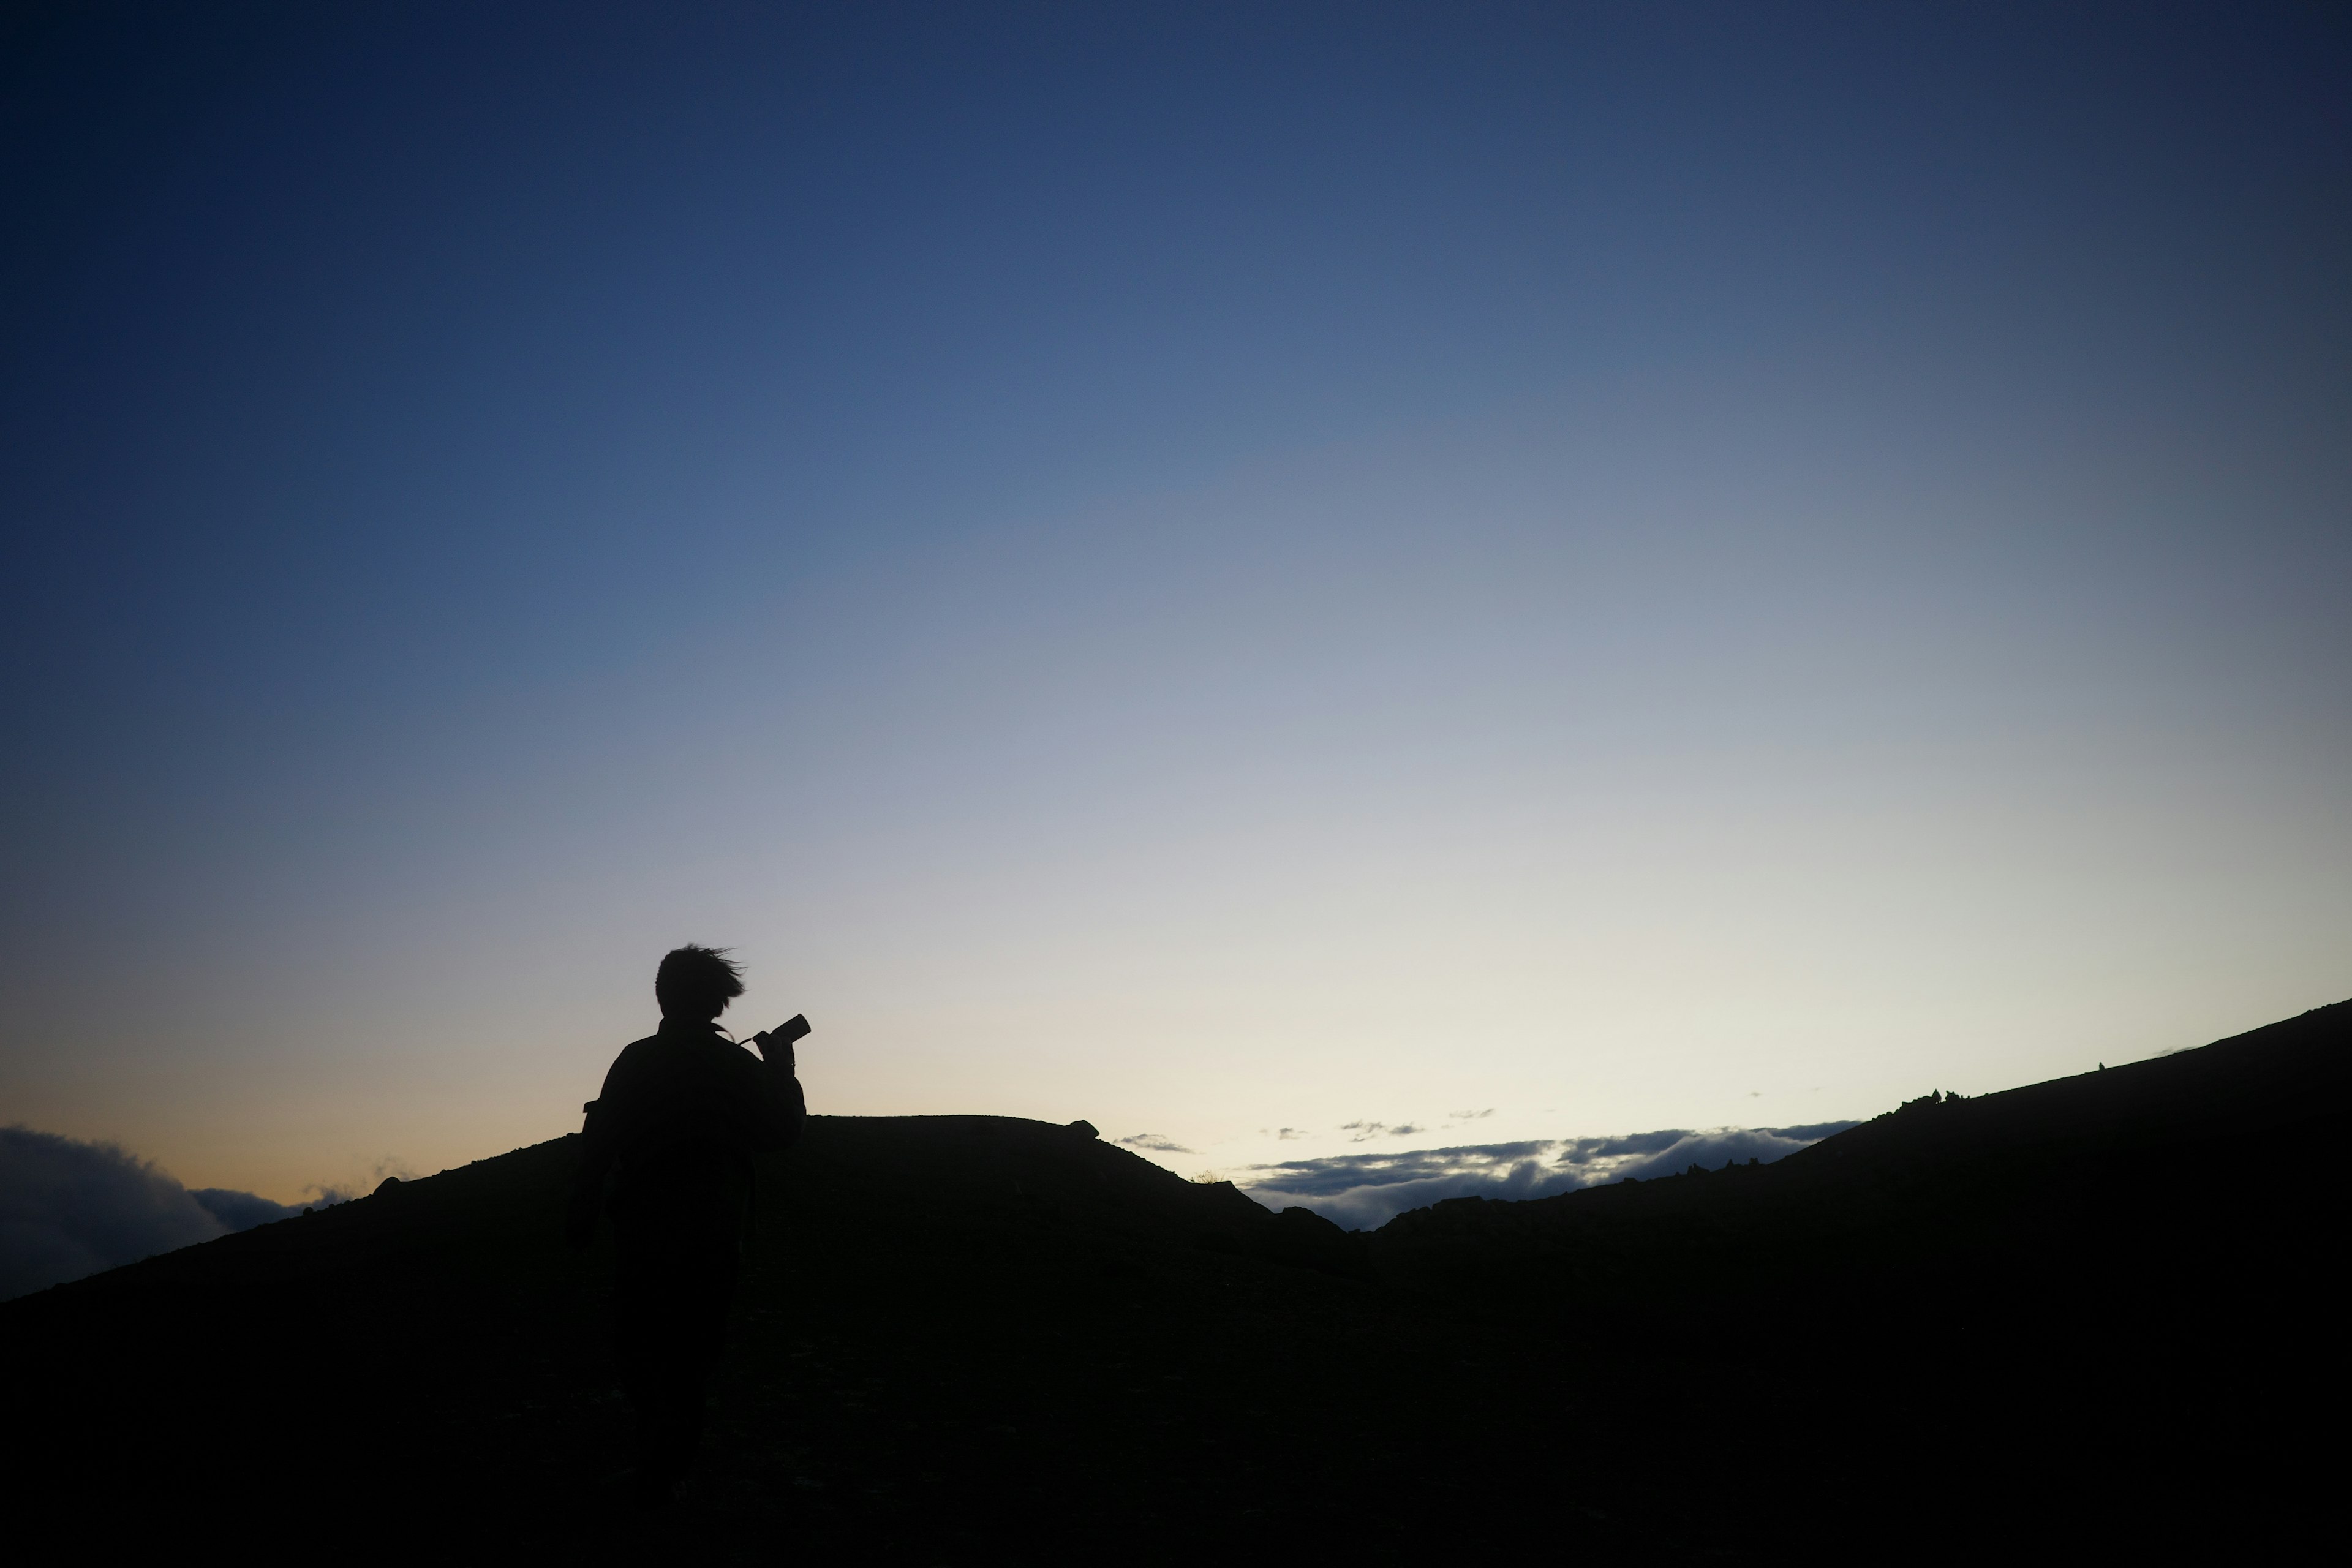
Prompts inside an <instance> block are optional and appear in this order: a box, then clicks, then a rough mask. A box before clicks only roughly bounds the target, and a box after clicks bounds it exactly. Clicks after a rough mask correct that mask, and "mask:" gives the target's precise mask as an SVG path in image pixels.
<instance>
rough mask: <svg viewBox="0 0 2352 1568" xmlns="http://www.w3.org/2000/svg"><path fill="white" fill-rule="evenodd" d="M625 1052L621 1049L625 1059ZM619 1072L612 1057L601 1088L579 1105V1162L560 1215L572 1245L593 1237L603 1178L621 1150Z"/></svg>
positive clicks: (583, 1244) (601, 1204)
mask: <svg viewBox="0 0 2352 1568" xmlns="http://www.w3.org/2000/svg"><path fill="white" fill-rule="evenodd" d="M627 1055H628V1053H627V1052H625V1051H624V1052H623V1053H622V1057H623V1058H626V1057H627ZM620 1076H621V1064H620V1062H618V1061H615V1062H614V1064H613V1068H612V1070H611V1071H610V1072H607V1073H606V1074H605V1075H604V1089H603V1091H602V1092H601V1093H599V1094H598V1096H597V1097H596V1098H595V1099H594V1100H590V1101H589V1102H588V1103H587V1104H585V1105H583V1106H582V1107H581V1108H580V1109H581V1110H582V1111H583V1113H584V1118H585V1119H584V1120H583V1121H582V1123H581V1127H580V1164H579V1168H578V1169H577V1170H575V1171H574V1172H573V1173H572V1202H571V1204H570V1205H569V1206H568V1207H567V1208H566V1209H565V1211H564V1216H563V1235H564V1238H565V1239H566V1240H568V1241H570V1242H571V1243H572V1246H573V1247H586V1246H587V1245H588V1244H589V1243H590V1242H592V1241H593V1240H595V1239H596V1219H597V1216H598V1215H602V1214H603V1213H604V1178H605V1177H606V1176H607V1175H609V1174H611V1173H612V1170H613V1162H614V1159H615V1158H617V1157H618V1155H619V1153H620V1147H619V1140H618V1139H616V1138H615V1137H614V1106H613V1080H614V1079H616V1078H618V1077H620Z"/></svg>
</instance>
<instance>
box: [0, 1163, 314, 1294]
mask: <svg viewBox="0 0 2352 1568" xmlns="http://www.w3.org/2000/svg"><path fill="white" fill-rule="evenodd" d="M340 1196H341V1194H333V1197H331V1198H329V1199H328V1200H327V1201H333V1198H336V1197H340ZM299 1212H300V1211H299V1209H295V1208H292V1207H289V1205H285V1204H277V1203H272V1202H270V1201H269V1200H268V1198H264V1197H257V1196H255V1195H254V1194H251V1193H240V1192H233V1191H231V1190H229V1189H228V1188H226V1187H203V1188H199V1189H198V1190H197V1191H195V1192H193V1193H192V1192H190V1191H188V1189H187V1188H185V1187H184V1186H182V1185H180V1184H179V1183H177V1182H175V1181H173V1179H172V1178H171V1177H170V1176H169V1175H167V1174H166V1173H164V1172H163V1171H162V1170H161V1169H159V1168H157V1167H156V1166H155V1165H154V1164H153V1163H151V1162H149V1161H145V1160H142V1159H140V1158H139V1157H138V1156H137V1155H135V1154H132V1153H131V1152H128V1151H126V1150H123V1149H121V1148H119V1147H117V1146H116V1145H114V1144H112V1143H85V1142H81V1141H80V1140H79V1139H74V1138H60V1137H59V1136H58V1135H57V1134H56V1133H54V1132H36V1131H33V1130H32V1129H31V1128H29V1127H0V1301H5V1300H9V1299H10V1298H12V1297H16V1296H23V1295H26V1294H27V1293H29V1292H31V1291H35V1290H41V1289H47V1288H48V1287H49V1286H51V1285H59V1284H63V1283H64V1282H65V1281H67V1280H68V1279H80V1278H81V1277H82V1276H83V1275H85V1274H95V1273H97V1272H99V1271H100V1269H104V1268H119V1267H121V1265H122V1264H125V1263H136V1262H138V1261H139V1260H140V1259H141V1258H152V1257H153V1256H154V1255H155V1254H157V1253H159V1252H170V1251H172V1250H173V1249H174V1248H176V1247H192V1246H194V1245H195V1244H196V1243H197V1242H200V1241H210V1240H212V1239H213V1238H214V1237H221V1236H226V1235H228V1234H229V1233H230V1232H231V1231H237V1230H250V1229H252V1228H253V1227H254V1226H257V1225H266V1224H268V1222H269V1221H271V1220H274V1219H284V1218H285V1217H286V1216H287V1215H291V1214H298V1213H299Z"/></svg>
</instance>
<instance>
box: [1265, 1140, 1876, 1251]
mask: <svg viewBox="0 0 2352 1568" xmlns="http://www.w3.org/2000/svg"><path fill="white" fill-rule="evenodd" d="M1852 1126H1853V1122H1851V1121H1817V1122H1813V1123H1811V1124H1810V1125H1807V1126H1803V1127H1736V1128H1717V1129H1715V1130H1713V1131H1704V1132H1694V1131H1688V1130H1686V1129H1681V1128H1671V1129H1667V1130H1664V1131H1657V1132H1634V1133H1629V1134H1627V1135H1625V1136H1623V1137H1621V1138H1561V1139H1550V1140H1536V1141H1532V1142H1519V1143H1474V1144H1466V1145H1463V1146H1460V1147H1456V1148H1452V1149H1415V1150H1411V1151H1408V1152H1404V1153H1401V1154H1333V1155H1329V1156H1328V1157H1326V1158H1323V1159H1320V1160H1286V1161H1282V1162H1280V1163H1276V1164H1270V1165H1252V1166H1250V1167H1248V1168H1247V1169H1245V1170H1242V1171H1236V1172H1234V1173H1233V1179H1234V1184H1236V1185H1238V1186H1239V1187H1240V1188H1241V1189H1242V1190H1243V1191H1244V1192H1245V1193H1247V1194H1249V1195H1250V1196H1252V1197H1254V1198H1255V1199H1256V1200H1257V1201H1258V1202H1259V1203H1262V1204H1264V1205H1266V1206H1267V1207H1268V1208H1274V1209H1281V1208H1286V1207H1288V1206H1289V1205H1293V1204H1297V1205H1303V1206H1305V1207H1307V1208H1311V1209H1313V1210H1314V1211H1315V1212H1316V1213H1317V1214H1319V1215H1323V1216H1324V1217H1325V1218H1326V1219H1329V1220H1335V1221H1337V1222H1338V1223H1339V1224H1340V1225H1341V1226H1346V1227H1348V1228H1349V1229H1350V1230H1375V1229H1378V1228H1379V1227H1380V1226H1383V1225H1386V1224H1387V1223H1388V1222H1389V1221H1390V1220H1391V1219H1393V1218H1395V1217H1396V1216H1397V1215H1401V1214H1402V1213H1404V1212H1405V1211H1406V1210H1408V1209H1417V1208H1423V1207H1426V1206H1427V1205H1431V1204H1434V1203H1442V1202H1444V1200H1445V1199H1447V1198H1466V1197H1482V1198H1544V1197H1550V1196H1551V1195H1553V1194H1556V1193H1569V1192H1574V1191H1575V1190H1576V1189H1577V1188H1579V1187H1590V1186H1597V1185H1599V1184H1602V1183H1604V1182H1615V1181H1622V1180H1623V1179H1624V1178H1625V1177H1627V1176H1632V1177H1634V1178H1636V1179H1645V1178H1649V1177H1654V1176H1670V1175H1675V1174H1676V1173H1680V1172H1682V1171H1685V1170H1688V1169H1689V1168H1690V1167H1691V1166H1693V1165H1703V1166H1706V1167H1707V1168H1709V1169H1714V1168H1717V1167H1720V1166H1722V1165H1726V1164H1728V1163H1732V1162H1734V1161H1737V1162H1738V1163H1741V1164H1746V1163H1748V1161H1749V1160H1755V1161H1757V1162H1759V1163H1762V1164H1767V1165H1769V1164H1770V1163H1772V1162H1773V1161H1775V1160H1778V1159H1780V1158H1781V1157H1782V1156H1784V1155H1788V1154H1793V1153H1795V1152H1797V1151H1798V1150H1800V1149H1802V1148H1804V1147H1805V1146H1806V1145H1808V1144H1811V1143H1817V1142H1820V1141H1821V1140H1822V1139H1824V1138H1826V1137H1828V1136H1830V1135H1831V1134H1832V1133H1833V1132H1843V1131H1845V1130H1846V1129H1847V1128H1849V1127H1852Z"/></svg>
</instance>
